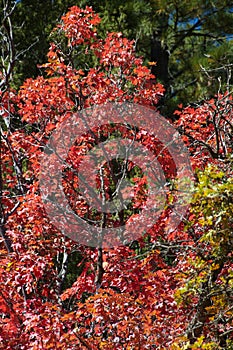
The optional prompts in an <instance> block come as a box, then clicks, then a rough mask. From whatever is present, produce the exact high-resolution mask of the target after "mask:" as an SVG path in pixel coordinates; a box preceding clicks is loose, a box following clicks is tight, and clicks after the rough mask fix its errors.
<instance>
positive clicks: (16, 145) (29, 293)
mask: <svg viewBox="0 0 233 350" xmlns="http://www.w3.org/2000/svg"><path fill="white" fill-rule="evenodd" d="M99 22H100V18H99V16H98V15H97V14H96V13H94V11H93V10H92V8H90V7H86V8H85V9H80V8H78V7H72V8H71V9H70V10H69V12H68V13H67V14H66V15H65V16H63V17H62V20H61V22H60V24H59V25H58V26H57V27H56V28H55V29H54V31H53V33H52V35H51V38H52V42H51V46H50V50H49V52H48V62H47V63H46V64H44V65H43V66H42V67H41V69H43V71H44V72H45V73H44V75H43V76H38V77H37V78H36V79H27V80H26V81H25V82H24V84H23V86H21V88H20V89H19V91H14V90H12V89H8V90H6V91H2V92H1V96H0V97H1V106H0V108H1V109H0V111H1V166H0V175H1V180H0V181H1V183H0V191H1V205H0V211H1V242H0V259H1V260H0V261H1V264H0V283H1V290H0V349H4V350H13V349H20V350H23V349H25V350H29V349H35V350H36V349H42V350H45V349H67V350H68V349H91V350H95V349H96V350H97V349H106V350H107V349H109V350H110V349H117V350H120V349H122V350H123V349H125V350H126V349H129V350H130V349H135V350H136V349H231V348H232V346H233V339H232V315H233V313H232V298H233V294H232V286H233V281H232V279H233V272H232V246H233V236H232V232H233V222H232V217H233V197H232V193H233V181H232V170H231V165H232V156H231V153H232V127H233V126H232V96H231V95H230V94H229V92H227V93H225V94H222V95H216V96H215V97H213V99H211V100H210V101H205V102H204V103H203V104H202V105H199V106H197V107H186V108H184V109H182V108H180V109H179V110H178V111H177V112H176V116H177V119H178V120H177V121H176V122H174V126H175V127H176V128H177V129H178V131H179V132H180V134H181V135H182V137H183V141H184V142H185V144H186V146H187V147H188V149H189V151H190V158H191V163H192V165H193V170H194V176H195V180H196V184H195V186H193V188H191V189H189V190H190V191H192V192H193V196H192V200H191V203H190V208H189V210H188V212H187V213H186V217H185V218H183V220H182V222H181V223H180V225H179V226H178V227H177V228H176V229H174V230H172V231H171V230H169V229H167V221H168V217H169V213H170V210H171V207H172V204H173V201H174V200H175V194H174V192H172V191H171V195H170V197H169V201H170V202H169V201H168V204H167V206H166V207H165V209H164V211H163V213H162V215H161V216H160V217H159V219H158V220H157V222H156V223H155V224H154V225H153V227H152V228H150V230H149V231H148V232H142V235H141V237H140V238H139V239H137V240H135V241H132V242H128V243H127V244H126V245H122V246H118V247H115V248H111V249H97V248H92V247H87V246H84V245H81V244H79V242H75V241H73V240H71V239H69V238H67V237H66V236H64V235H63V234H62V233H61V232H59V230H58V229H57V228H56V227H55V226H54V225H53V224H52V223H51V222H50V220H49V218H48V216H47V215H46V211H45V209H44V206H43V201H42V199H41V194H40V186H39V177H40V171H41V170H40V161H41V157H42V155H43V150H44V147H45V145H46V143H47V142H48V139H49V137H50V136H51V133H52V132H53V130H55V129H56V128H58V127H59V125H60V124H61V123H62V122H63V121H64V120H69V118H70V117H71V115H72V114H73V113H75V112H78V111H80V110H83V109H84V108H87V107H90V106H93V105H101V104H104V103H106V102H132V103H137V104H140V105H143V106H147V107H149V108H151V109H154V110H155V111H156V105H157V104H158V101H159V99H160V98H161V97H162V96H163V93H164V88H163V86H162V85H161V84H159V83H156V82H155V81H156V80H155V77H154V76H153V75H152V74H151V72H150V68H149V67H147V66H145V65H144V64H143V60H142V58H139V57H137V56H136V54H135V50H134V45H135V43H134V42H133V41H129V40H128V39H126V38H124V37H123V36H122V34H121V33H108V34H107V35H106V38H104V39H103V38H102V37H100V36H98V23H99ZM121 128H122V129H121V133H122V134H121V135H123V134H124V135H125V137H126V136H127V137H129V138H130V137H132V136H130V133H131V131H132V130H128V129H127V128H126V126H124V125H122V126H121ZM113 131H114V130H112V129H111V128H107V126H105V127H104V128H102V129H100V130H94V136H95V137H94V136H93V135H83V139H82V140H77V141H76V143H75V145H74V147H73V148H72V149H71V150H70V153H69V157H70V162H71V161H72V162H75V161H76V162H77V164H78V162H79V161H80V157H81V156H82V155H83V154H85V152H86V150H88V149H91V148H92V147H93V145H94V144H95V143H96V142H97V141H103V140H106V138H107V136H108V135H109V134H110V133H111V132H113ZM96 135H97V136H96ZM136 136H137V137H138V140H139V141H141V142H142V144H144V145H147V146H148V147H150V148H151V149H152V150H153V147H154V148H155V147H156V146H157V147H158V143H155V141H154V140H153V139H152V138H150V137H149V136H147V135H143V134H141V135H140V134H139V133H137V134H136ZM96 137H97V140H96ZM167 157H168V158H169V155H167ZM168 158H167V159H168ZM72 164H73V163H72ZM163 164H165V166H167V167H168V165H166V159H165V160H164V163H163ZM133 168H134V165H133V164H131V168H130V170H129V172H128V177H129V179H130V180H131V181H132V183H134V188H135V190H134V197H135V199H134V203H133V208H131V211H128V212H127V215H128V217H127V218H129V217H130V215H135V216H136V215H137V213H138V212H139V211H140V207H141V206H142V205H143V203H144V202H145V201H146V189H147V187H146V186H147V183H146V179H145V178H144V177H143V174H142V173H141V172H140V171H139V169H137V168H136V167H135V168H134V169H133ZM168 174H169V170H168V171H167V176H168ZM110 175H111V174H110V171H109V169H108V168H107V167H106V169H105V175H104V176H105V180H104V181H105V187H106V188H107V190H106V195H107V196H109V198H110V197H111V195H112V191H113V190H112V188H111V185H112V184H111V183H110V182H108V180H107V179H108V178H109V177H110ZM170 177H171V178H172V175H171V174H170ZM99 186H100V184H99ZM174 186H175V184H174ZM76 190H77V188H76V185H75V176H74V175H73V174H69V171H68V170H67V171H66V172H65V176H64V191H65V192H66V195H67V196H68V197H69V199H70V202H71V206H73V209H74V210H76V212H78V213H79V214H80V215H83V216H85V215H87V207H85V205H84V204H82V202H80V201H79V202H78V203H79V204H78V205H77V202H75V201H76V199H77V198H76V197H75V196H76V194H77V191H76ZM75 203H76V204H75ZM75 205H76V206H75ZM89 215H90V216H89V218H93V217H94V216H93V215H94V214H93V213H91V214H89ZM107 219H108V224H109V225H110V224H112V225H113V224H114V223H113V218H112V217H110V216H109V217H108V218H107ZM118 219H119V218H118ZM124 219H125V218H124ZM119 220H120V219H119ZM125 220H126V219H125ZM138 229H139V230H140V226H139V228H138Z"/></svg>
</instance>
